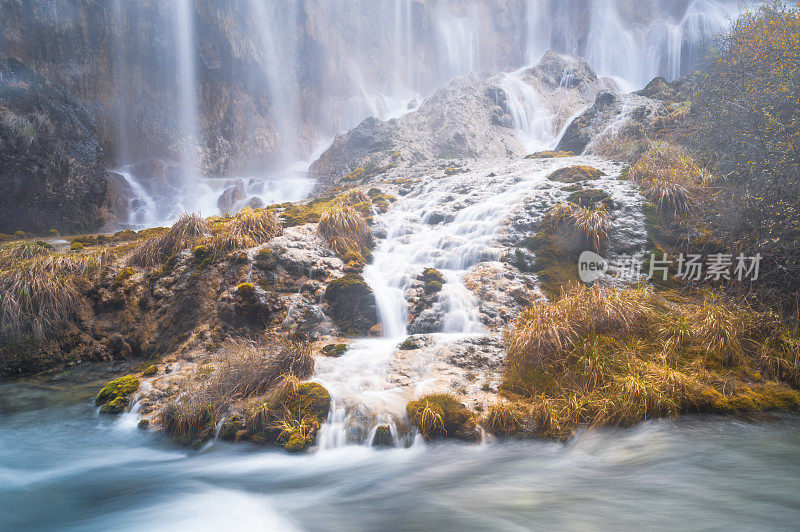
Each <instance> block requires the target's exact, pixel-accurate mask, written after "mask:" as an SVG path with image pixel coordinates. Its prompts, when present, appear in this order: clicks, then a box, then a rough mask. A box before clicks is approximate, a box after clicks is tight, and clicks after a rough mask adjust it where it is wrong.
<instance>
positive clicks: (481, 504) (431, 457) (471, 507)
mask: <svg viewBox="0 0 800 532" xmlns="http://www.w3.org/2000/svg"><path fill="white" fill-rule="evenodd" d="M4 392H8V390H4ZM798 490H800V418H798V417H795V416H781V417H774V418H767V419H760V420H757V422H748V421H742V420H735V419H729V418H704V417H697V418H684V419H681V420H676V421H651V422H647V423H645V424H643V425H640V426H638V427H636V428H634V429H630V430H602V431H591V432H588V433H583V434H579V435H578V436H577V437H576V438H575V439H574V440H572V441H571V442H569V443H568V444H556V443H544V442H526V443H505V444H489V445H484V446H465V445H456V444H441V445H435V446H424V447H423V446H417V447H413V448H411V449H391V450H382V451H379V450H374V449H370V448H368V447H346V448H342V449H336V450H333V451H331V452H327V453H317V454H313V455H307V456H292V455H287V454H284V453H282V452H280V451H265V450H263V449H255V448H250V447H247V446H242V445H234V446H230V445H225V444H217V445H215V446H214V447H212V448H210V449H207V450H206V451H203V452H200V453H195V452H189V451H186V450H183V449H180V448H176V447H174V446H171V445H168V444H167V443H165V441H164V440H163V438H161V437H159V436H158V435H155V434H151V433H145V432H143V431H139V430H137V429H136V428H135V427H134V426H133V425H132V424H129V423H126V421H125V420H114V419H111V418H107V417H102V416H98V415H97V414H96V413H95V412H94V409H93V408H92V407H91V406H89V405H88V404H80V405H76V406H73V407H62V408H57V409H49V410H38V411H34V412H27V413H17V414H4V415H2V416H0V529H2V530H22V529H24V530H53V529H58V530H69V531H76V530H98V529H113V530H176V529H180V530H219V529H229V528H232V527H235V528H236V529H237V530H331V529H346V530H355V531H358V530H377V529H381V530H431V529H436V530H465V529H468V530H501V529H502V530H526V529H528V530H529V529H542V528H547V529H572V530H574V529H576V528H578V529H592V530H597V529H611V528H614V529H619V528H623V529H643V528H646V529H664V530H666V529H674V528H681V529H708V528H718V529H730V528H735V529H750V530H763V529H768V528H772V529H787V530H788V529H792V528H795V527H796V526H797V522H798V520H800V507H798V504H797V492H798Z"/></svg>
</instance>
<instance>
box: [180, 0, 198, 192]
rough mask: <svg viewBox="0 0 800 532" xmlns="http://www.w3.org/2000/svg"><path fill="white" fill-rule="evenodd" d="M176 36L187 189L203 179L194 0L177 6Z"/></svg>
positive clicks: (184, 172)
mask: <svg viewBox="0 0 800 532" xmlns="http://www.w3.org/2000/svg"><path fill="white" fill-rule="evenodd" d="M174 24H175V34H176V36H177V44H178V54H177V65H176V67H177V69H176V72H177V82H178V89H179V90H178V101H179V111H180V116H179V124H180V139H181V156H182V161H181V162H182V164H183V166H182V173H183V180H184V186H189V185H190V184H191V183H192V181H193V180H195V179H197V178H198V177H199V175H200V173H199V168H198V161H197V142H198V133H199V130H198V119H197V94H196V87H197V75H196V69H195V37H194V8H193V2H192V0H176V2H175V18H174Z"/></svg>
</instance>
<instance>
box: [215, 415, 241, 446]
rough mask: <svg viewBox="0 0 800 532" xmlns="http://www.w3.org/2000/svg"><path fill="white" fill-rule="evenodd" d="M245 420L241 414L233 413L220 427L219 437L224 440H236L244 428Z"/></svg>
mask: <svg viewBox="0 0 800 532" xmlns="http://www.w3.org/2000/svg"><path fill="white" fill-rule="evenodd" d="M244 428H245V427H244V422H243V421H242V418H241V416H239V414H233V415H232V416H230V417H229V418H228V419H226V420H225V422H224V423H222V426H221V427H220V429H219V439H221V440H224V441H236V440H237V438H238V435H239V432H240V431H242V430H244Z"/></svg>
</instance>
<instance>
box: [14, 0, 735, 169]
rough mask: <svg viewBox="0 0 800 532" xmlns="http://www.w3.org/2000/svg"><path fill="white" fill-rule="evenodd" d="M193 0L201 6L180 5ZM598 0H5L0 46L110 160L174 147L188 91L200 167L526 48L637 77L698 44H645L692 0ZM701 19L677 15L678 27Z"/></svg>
mask: <svg viewBox="0 0 800 532" xmlns="http://www.w3.org/2000/svg"><path fill="white" fill-rule="evenodd" d="M184 2H188V7H187V8H186V11H187V12H188V13H189V15H188V16H189V18H190V19H191V20H184V19H182V18H181V17H182V16H183V17H184V18H185V17H186V14H185V13H184V15H181V9H179V7H178V6H180V5H185V4H184ZM727 3H731V2H728V0H721V1H720V2H712V4H714V5H716V4H726V5H727ZM599 4H600V2H594V3H593V2H590V1H589V0H559V1H555V0H480V1H476V2H469V3H466V2H460V1H456V0H431V1H427V0H426V1H425V2H422V1H414V0H407V1H398V2H352V1H351V0H286V1H283V2H270V1H262V0H180V1H178V0H176V1H174V2H164V1H163V0H139V1H137V2H128V1H125V0H109V1H105V2H100V1H97V0H56V1H53V0H6V1H3V2H0V21H2V32H0V52H3V53H5V54H7V55H9V56H13V57H16V58H18V59H20V60H21V61H22V62H23V63H25V64H27V65H29V66H31V67H32V68H34V69H35V70H37V71H38V72H40V73H41V74H42V75H44V76H46V77H47V78H48V79H51V80H53V81H55V82H58V83H61V84H63V85H64V86H65V87H66V88H67V89H68V90H69V91H70V92H71V93H72V94H73V95H74V96H75V97H76V98H78V99H79V100H81V101H82V102H84V104H85V105H86V106H87V108H88V109H89V111H91V112H92V113H93V114H94V116H95V117H96V119H97V123H98V136H99V138H100V142H101V145H102V146H103V148H104V150H105V153H106V157H107V159H109V161H110V162H111V163H119V162H126V163H131V162H138V161H142V160H145V159H148V158H152V157H167V158H173V159H179V158H180V155H181V153H183V150H182V149H181V143H182V142H183V141H182V139H184V138H185V137H186V132H185V131H182V128H183V126H182V124H181V121H182V120H185V118H183V117H182V116H181V106H182V105H186V99H187V95H189V96H188V97H190V98H193V99H194V100H196V101H195V102H193V103H194V106H195V107H196V109H197V116H196V117H195V118H196V124H197V128H196V129H197V131H196V132H195V133H194V135H193V136H194V139H193V141H194V142H195V143H196V144H197V145H198V146H199V147H198V150H197V151H198V153H197V155H198V157H197V158H198V160H199V162H200V165H201V168H200V169H201V170H202V171H203V172H204V173H206V174H209V175H216V176H221V175H226V174H231V173H237V172H241V171H243V170H249V169H252V168H254V167H257V168H262V167H263V166H264V165H265V164H268V163H271V162H281V161H279V159H281V158H283V161H282V162H287V161H286V160H285V159H288V162H294V161H296V160H299V159H304V158H306V157H308V156H310V155H311V154H312V153H313V151H314V150H315V149H317V148H319V147H320V145H321V144H322V143H324V142H325V141H326V140H327V139H330V138H331V137H332V136H333V135H335V134H336V133H338V132H341V131H346V130H347V129H349V128H351V127H353V126H355V125H356V124H357V123H358V122H359V121H360V120H362V119H364V118H366V117H367V116H370V115H373V116H376V117H378V118H383V119H385V118H390V117H391V116H397V114H399V111H400V110H402V108H403V107H404V106H405V103H406V102H408V101H409V100H410V99H412V98H419V97H420V96H426V95H429V94H431V93H432V92H433V91H435V90H436V89H438V88H440V87H443V86H445V85H446V84H447V83H448V82H449V81H450V80H451V79H454V78H456V77H462V76H465V75H467V74H469V73H470V72H478V71H494V72H498V71H503V70H506V69H509V68H519V67H521V66H524V65H528V64H532V63H533V62H534V61H536V60H538V59H539V58H540V57H541V55H542V54H543V53H544V52H545V51H546V50H548V49H553V50H555V51H558V52H563V53H568V54H572V55H578V56H582V57H586V58H587V59H588V62H589V63H590V64H592V66H594V67H595V68H597V70H598V72H599V73H600V74H606V73H608V72H613V73H614V74H616V75H620V76H623V77H626V79H633V81H634V82H642V81H646V80H649V79H651V78H652V77H654V76H655V75H656V74H657V73H662V72H660V71H661V70H665V69H669V68H670V67H671V65H675V64H679V65H680V66H681V68H683V67H684V66H685V65H683V64H682V63H681V61H682V59H683V58H691V55H692V48H691V47H687V48H685V49H682V50H680V54H679V55H680V56H679V57H671V56H670V55H669V54H670V53H672V52H674V45H670V46H667V45H666V44H665V42H666V41H664V42H661V41H659V43H658V47H659V52H658V53H657V54H655V56H654V57H653V56H652V55H653V54H644V55H643V54H642V52H641V48H642V47H643V45H642V43H640V42H639V41H640V40H641V38H643V37H642V36H643V35H651V34H652V35H655V36H656V37H657V38H656V37H654V39H655V40H657V41H658V40H659V39H660V40H662V41H663V40H664V39H666V37H665V35H666V34H665V32H666V31H667V30H666V29H665V28H666V27H667V26H666V25H665V24H662V22H664V21H671V22H670V24H673V23H677V22H679V21H681V20H682V18H683V15H684V14H685V12H686V10H687V2H686V1H685V0H681V1H677V2H676V1H674V0H669V1H667V0H648V1H646V2H631V1H630V0H608V1H606V2H603V3H602V4H603V5H602V6H600V7H598V6H599ZM601 7H602V9H601ZM182 24H183V26H182ZM651 25H652V27H651ZM673 25H674V24H673ZM669 27H670V28H671V27H672V26H669ZM182 28H183V29H184V30H186V29H187V28H188V30H187V31H189V33H190V35H188V36H187V37H186V39H185V42H184V43H183V46H184V48H183V49H182V44H181V39H182V37H181V31H183V30H182ZM606 28H611V29H610V30H608V31H607V30H606ZM701 30H702V28H699V29H697V28H692V27H687V28H683V29H682V31H684V37H682V38H684V39H685V38H690V37H691V36H692V35H695V34H698V35H701V36H702V35H704V31H701ZM637 39H638V40H637ZM631 43H634V44H631ZM668 49H669V50H668ZM623 52H624V53H623ZM645 55H646V57H645ZM181 61H184V62H185V61H191V63H192V64H193V70H194V73H193V77H194V79H185V78H186V76H184V75H183V74H182V71H181V68H180V66H179V65H180V63H181ZM620 69H621V70H620ZM618 70H620V71H619V72H618ZM650 70H652V72H650ZM663 73H665V74H675V73H672V72H666V71H665V72H663ZM184 74H185V72H184ZM636 78H642V79H636ZM184 129H185V128H184Z"/></svg>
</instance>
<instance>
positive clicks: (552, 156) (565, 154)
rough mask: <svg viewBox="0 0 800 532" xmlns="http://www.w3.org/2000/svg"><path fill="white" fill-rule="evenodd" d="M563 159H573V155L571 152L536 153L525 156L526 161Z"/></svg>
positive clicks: (548, 151) (547, 151)
mask: <svg viewBox="0 0 800 532" xmlns="http://www.w3.org/2000/svg"><path fill="white" fill-rule="evenodd" d="M563 157H575V154H574V153H573V152H571V151H562V150H558V151H550V150H546V151H537V152H536V153H531V154H530V155H526V156H525V158H526V159H561V158H563Z"/></svg>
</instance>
